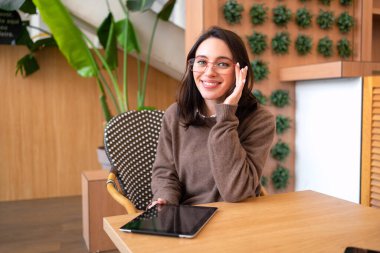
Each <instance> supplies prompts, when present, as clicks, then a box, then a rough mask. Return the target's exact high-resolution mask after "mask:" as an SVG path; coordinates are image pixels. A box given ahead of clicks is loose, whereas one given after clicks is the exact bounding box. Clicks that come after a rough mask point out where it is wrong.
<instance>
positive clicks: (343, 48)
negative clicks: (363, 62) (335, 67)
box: [336, 38, 352, 59]
mask: <svg viewBox="0 0 380 253" xmlns="http://www.w3.org/2000/svg"><path fill="white" fill-rule="evenodd" d="M336 48H337V51H338V54H339V56H340V57H341V58H343V59H348V58H350V57H351V55H352V48H351V43H350V42H349V41H348V40H347V39H346V38H343V39H341V40H339V41H338V42H337V45H336Z"/></svg>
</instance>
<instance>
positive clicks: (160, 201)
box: [147, 198, 168, 209]
mask: <svg viewBox="0 0 380 253" xmlns="http://www.w3.org/2000/svg"><path fill="white" fill-rule="evenodd" d="M167 203H168V202H167V201H166V199H161V198H158V199H157V200H155V201H153V202H152V203H150V205H149V206H148V208H147V209H150V208H152V207H154V206H155V205H166V204H167Z"/></svg>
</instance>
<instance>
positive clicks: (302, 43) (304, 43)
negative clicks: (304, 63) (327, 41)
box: [295, 34, 313, 55]
mask: <svg viewBox="0 0 380 253" xmlns="http://www.w3.org/2000/svg"><path fill="white" fill-rule="evenodd" d="M312 47H313V42H312V38H311V37H310V36H307V35H303V34H299V35H298V36H297V39H296V43H295V48H296V51H297V53H298V54H299V55H306V54H308V53H310V52H311V48H312Z"/></svg>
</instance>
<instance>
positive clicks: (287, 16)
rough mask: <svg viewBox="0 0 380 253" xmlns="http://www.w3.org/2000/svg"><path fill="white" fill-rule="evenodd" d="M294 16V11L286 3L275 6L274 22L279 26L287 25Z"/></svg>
mask: <svg viewBox="0 0 380 253" xmlns="http://www.w3.org/2000/svg"><path fill="white" fill-rule="evenodd" d="M291 18H292V11H291V10H290V9H288V8H287V7H286V6H285V5H279V6H277V7H275V8H273V18H272V19H273V22H274V23H275V24H276V25H277V26H279V27H284V26H286V25H287V24H288V23H289V21H290V20H291Z"/></svg>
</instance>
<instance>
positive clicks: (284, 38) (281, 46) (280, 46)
mask: <svg viewBox="0 0 380 253" xmlns="http://www.w3.org/2000/svg"><path fill="white" fill-rule="evenodd" d="M290 43H291V41H290V35H289V33H288V32H278V33H276V35H275V36H274V37H273V38H272V50H273V52H274V53H275V54H279V55H282V54H287V53H288V52H289V46H290Z"/></svg>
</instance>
